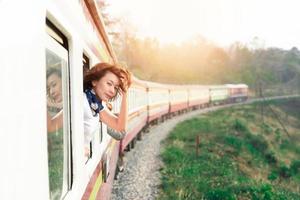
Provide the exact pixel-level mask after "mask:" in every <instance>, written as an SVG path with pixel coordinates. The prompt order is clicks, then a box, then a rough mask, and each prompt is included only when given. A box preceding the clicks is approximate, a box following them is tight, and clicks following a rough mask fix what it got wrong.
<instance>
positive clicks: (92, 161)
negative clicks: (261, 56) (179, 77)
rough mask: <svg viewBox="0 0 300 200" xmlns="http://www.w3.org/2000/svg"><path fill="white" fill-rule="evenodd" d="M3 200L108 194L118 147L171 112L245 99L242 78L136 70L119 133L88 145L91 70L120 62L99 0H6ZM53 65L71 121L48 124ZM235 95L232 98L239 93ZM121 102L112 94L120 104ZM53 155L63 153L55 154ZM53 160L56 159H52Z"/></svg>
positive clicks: (0, 138)
mask: <svg viewBox="0 0 300 200" xmlns="http://www.w3.org/2000/svg"><path fill="white" fill-rule="evenodd" d="M0 25H1V32H0V44H1V45H0V54H1V59H0V66H1V73H0V87H1V90H0V91H1V103H0V106H1V107H0V110H1V112H0V120H1V126H0V148H1V153H0V155H1V165H0V177H1V179H0V199H3V200H6V199H9V200H11V199H13V200H14V199H16V200H17V199H67V200H68V199H70V200H74V199H109V198H110V193H111V188H112V182H113V179H114V174H115V171H116V166H117V160H118V158H119V154H120V153H122V152H123V151H124V150H125V148H126V147H127V146H129V145H131V143H132V142H134V141H135V138H136V137H138V136H139V135H140V134H141V131H142V130H143V128H144V127H146V126H147V125H148V124H149V123H151V122H153V121H155V120H157V119H159V118H165V117H166V116H167V117H169V116H171V115H172V114H173V113H178V112H181V111H183V110H190V109H195V108H200V107H205V106H208V105H209V104H218V103H220V102H221V103H225V102H229V101H232V102H235V101H241V100H246V99H247V97H248V92H247V91H248V87H247V86H246V85H244V84H239V85H234V84H232V85H220V86H200V85H186V86H178V85H165V84H159V83H153V82H147V81H142V80H138V79H136V78H135V79H134V83H133V85H132V87H131V88H130V90H129V121H128V129H127V134H126V136H125V137H124V138H123V139H122V140H121V141H116V140H114V139H112V138H111V137H110V136H109V135H108V134H107V127H106V125H105V124H101V126H100V127H101V128H100V129H99V131H98V132H96V133H95V134H94V137H93V139H92V142H91V143H90V149H89V150H90V151H89V155H88V157H86V156H85V153H84V139H85V138H84V134H83V102H84V101H83V100H84V99H83V85H82V83H83V71H84V69H85V68H89V67H91V66H93V65H94V64H95V63H98V62H110V63H115V62H118V61H117V59H116V57H115V55H114V52H113V50H112V47H111V45H110V42H109V39H108V37H107V34H106V32H105V27H104V25H103V22H102V18H101V15H100V13H99V7H98V5H97V1H96V0H78V1H69V0H67V1H54V0H46V1H32V0H28V1H21V0H14V1H9V0H2V1H0ZM49 67H55V68H58V69H59V70H60V71H61V76H62V77H61V78H62V81H61V83H62V90H63V92H62V95H63V103H62V109H63V128H62V129H59V130H56V131H54V132H52V133H48V132H49V131H47V114H48V113H51V115H53V116H54V117H55V115H56V114H57V112H60V111H56V110H55V109H54V108H53V109H52V110H49V108H48V107H47V94H48V92H49V91H48V89H47V78H46V72H47V69H48V68H49ZM232 99H233V100H232ZM118 106H119V101H118V100H117V101H115V102H114V112H115V113H117V112H118ZM54 158H55V159H54ZM53 166H54V167H53Z"/></svg>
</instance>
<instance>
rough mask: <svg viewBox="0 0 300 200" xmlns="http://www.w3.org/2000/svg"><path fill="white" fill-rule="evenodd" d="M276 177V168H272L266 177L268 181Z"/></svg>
mask: <svg viewBox="0 0 300 200" xmlns="http://www.w3.org/2000/svg"><path fill="white" fill-rule="evenodd" d="M277 178H278V172H277V171H276V170H273V171H272V172H271V173H270V174H269V175H268V179H269V180H270V181H274V180H276V179H277Z"/></svg>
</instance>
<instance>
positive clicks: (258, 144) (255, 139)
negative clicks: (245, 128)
mask: <svg viewBox="0 0 300 200" xmlns="http://www.w3.org/2000/svg"><path fill="white" fill-rule="evenodd" d="M249 143H250V144H251V145H252V146H253V147H254V148H255V149H256V150H258V151H259V152H261V153H263V154H264V152H265V151H266V150H267V149H268V143H267V142H266V140H265V139H264V138H263V137H261V136H254V135H252V136H251V138H250V141H249Z"/></svg>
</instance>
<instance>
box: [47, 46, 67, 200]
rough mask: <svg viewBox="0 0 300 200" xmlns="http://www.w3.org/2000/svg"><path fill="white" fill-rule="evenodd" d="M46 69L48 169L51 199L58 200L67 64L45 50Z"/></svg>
mask: <svg viewBox="0 0 300 200" xmlns="http://www.w3.org/2000/svg"><path fill="white" fill-rule="evenodd" d="M46 67H47V79H46V81H47V84H46V85H47V131H48V134H47V137H48V167H49V185H50V196H51V199H60V198H61V195H62V191H63V179H64V160H65V158H64V156H65V154H64V138H65V134H66V133H65V132H66V130H64V128H63V124H64V117H63V105H64V104H63V102H64V100H65V99H64V95H63V94H64V92H63V88H64V86H63V81H62V74H63V73H62V70H63V69H64V68H66V67H67V62H66V61H65V60H63V59H62V58H61V57H59V56H58V55H56V54H54V53H53V52H51V51H50V50H48V49H46Z"/></svg>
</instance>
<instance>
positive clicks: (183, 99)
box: [169, 85, 189, 113]
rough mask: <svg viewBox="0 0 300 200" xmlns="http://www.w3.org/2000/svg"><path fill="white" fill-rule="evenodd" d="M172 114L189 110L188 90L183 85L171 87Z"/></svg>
mask: <svg viewBox="0 0 300 200" xmlns="http://www.w3.org/2000/svg"><path fill="white" fill-rule="evenodd" d="M169 87H170V113H174V112H177V111H182V110H185V109H187V108H188V101H189V99H188V89H187V87H185V86H181V85H170V86H169Z"/></svg>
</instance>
